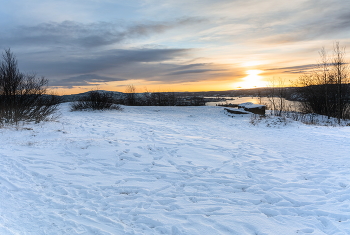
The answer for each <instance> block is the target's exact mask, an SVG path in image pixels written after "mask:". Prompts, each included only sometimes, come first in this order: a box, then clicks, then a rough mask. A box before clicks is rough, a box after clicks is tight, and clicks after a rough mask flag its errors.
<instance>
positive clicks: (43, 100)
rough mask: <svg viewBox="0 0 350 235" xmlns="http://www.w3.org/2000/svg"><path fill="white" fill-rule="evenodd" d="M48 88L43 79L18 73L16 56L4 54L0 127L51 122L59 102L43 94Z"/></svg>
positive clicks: (52, 96)
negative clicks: (24, 122) (25, 122)
mask: <svg viewBox="0 0 350 235" xmlns="http://www.w3.org/2000/svg"><path fill="white" fill-rule="evenodd" d="M47 84H48V80H47V79H45V78H44V77H41V78H37V77H36V75H35V74H34V75H26V74H23V73H21V72H19V70H18V66H17V60H16V58H15V56H14V55H13V53H12V52H11V51H10V49H7V50H5V52H4V53H3V55H2V61H1V64H0V124H1V125H4V124H18V123H19V122H21V121H35V122H41V121H44V120H47V119H50V118H53V117H54V115H55V113H56V111H57V109H58V105H59V104H60V101H61V100H60V98H59V97H58V96H54V95H48V94H46V93H47V88H46V87H47Z"/></svg>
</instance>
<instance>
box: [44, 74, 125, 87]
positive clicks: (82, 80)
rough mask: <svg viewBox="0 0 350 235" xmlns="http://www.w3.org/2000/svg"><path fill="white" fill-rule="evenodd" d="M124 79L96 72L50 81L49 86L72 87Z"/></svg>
mask: <svg viewBox="0 0 350 235" xmlns="http://www.w3.org/2000/svg"><path fill="white" fill-rule="evenodd" d="M124 80H126V79H122V78H114V77H106V76H99V75H97V74H82V75H79V76H75V77H70V78H66V79H62V80H56V81H54V82H51V83H50V86H63V87H68V88H72V87H73V86H94V85H99V84H102V83H106V82H115V81H124Z"/></svg>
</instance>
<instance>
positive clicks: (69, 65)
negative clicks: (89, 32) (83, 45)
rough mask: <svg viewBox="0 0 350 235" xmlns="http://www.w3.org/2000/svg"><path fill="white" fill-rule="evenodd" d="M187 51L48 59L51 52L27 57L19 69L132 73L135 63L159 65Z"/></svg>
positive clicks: (138, 51)
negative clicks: (123, 70)
mask: <svg viewBox="0 0 350 235" xmlns="http://www.w3.org/2000/svg"><path fill="white" fill-rule="evenodd" d="M190 51H191V50H190V49H129V50H128V49H115V50H106V51H101V52H98V53H97V52H96V53H94V54H92V55H89V54H82V55H76V56H72V55H71V56H67V57H63V58H61V57H58V58H56V57H55V58H51V55H50V53H44V54H43V53H40V54H39V55H38V56H33V55H28V57H26V58H25V60H26V61H24V62H25V63H24V65H23V66H22V68H23V69H24V70H26V71H28V70H34V71H36V72H37V73H40V74H53V75H65V74H71V75H72V74H73V75H74V74H90V73H96V74H98V73H99V72H101V71H104V70H109V69H112V70H116V71H118V70H119V69H123V67H128V66H131V68H130V69H132V70H135V69H136V68H137V67H139V66H137V65H138V64H142V63H157V62H158V63H161V62H164V61H168V60H173V59H174V58H177V57H181V56H185V55H187V54H188V53H189V52H190ZM132 66H134V68H132ZM140 73H142V71H140Z"/></svg>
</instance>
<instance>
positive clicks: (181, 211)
mask: <svg viewBox="0 0 350 235" xmlns="http://www.w3.org/2000/svg"><path fill="white" fill-rule="evenodd" d="M61 112H62V115H61V117H60V118H59V119H57V121H55V122H47V123H41V124H28V125H25V126H23V127H19V128H17V130H16V128H14V127H11V128H9V127H7V128H2V129H0V142H1V145H0V234H1V235H3V234H5V235H7V234H31V235H40V234H50V235H54V234H174V235H175V234H186V235H187V234H200V235H206V234H210V235H211V234H259V235H263V234H265V235H267V234H268V235H270V234H276V235H281V234H283V235H287V234H350V127H317V126H308V125H304V124H301V123H297V122H290V123H288V124H287V125H286V126H285V125H278V124H276V125H271V126H272V127H266V125H256V126H253V125H251V124H250V123H249V120H250V118H249V116H241V115H237V116H235V117H234V118H232V117H230V116H228V115H226V114H225V112H224V109H223V108H222V107H209V106H205V107H124V110H123V111H105V112H69V107H68V104H64V105H62V106H61Z"/></svg>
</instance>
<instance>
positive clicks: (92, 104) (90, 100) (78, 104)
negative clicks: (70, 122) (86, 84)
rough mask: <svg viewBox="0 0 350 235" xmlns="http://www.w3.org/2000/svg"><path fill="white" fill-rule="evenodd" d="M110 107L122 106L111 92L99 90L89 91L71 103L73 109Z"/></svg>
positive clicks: (106, 108) (118, 107)
mask: <svg viewBox="0 0 350 235" xmlns="http://www.w3.org/2000/svg"><path fill="white" fill-rule="evenodd" d="M108 109H116V110H120V109H121V108H120V105H118V104H117V103H116V101H115V99H114V98H113V96H112V95H111V94H110V93H107V92H104V91H98V90H93V91H90V92H88V93H87V94H86V95H84V96H82V97H81V98H79V99H78V100H77V101H75V102H73V103H72V104H71V110H72V111H81V110H108Z"/></svg>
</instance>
